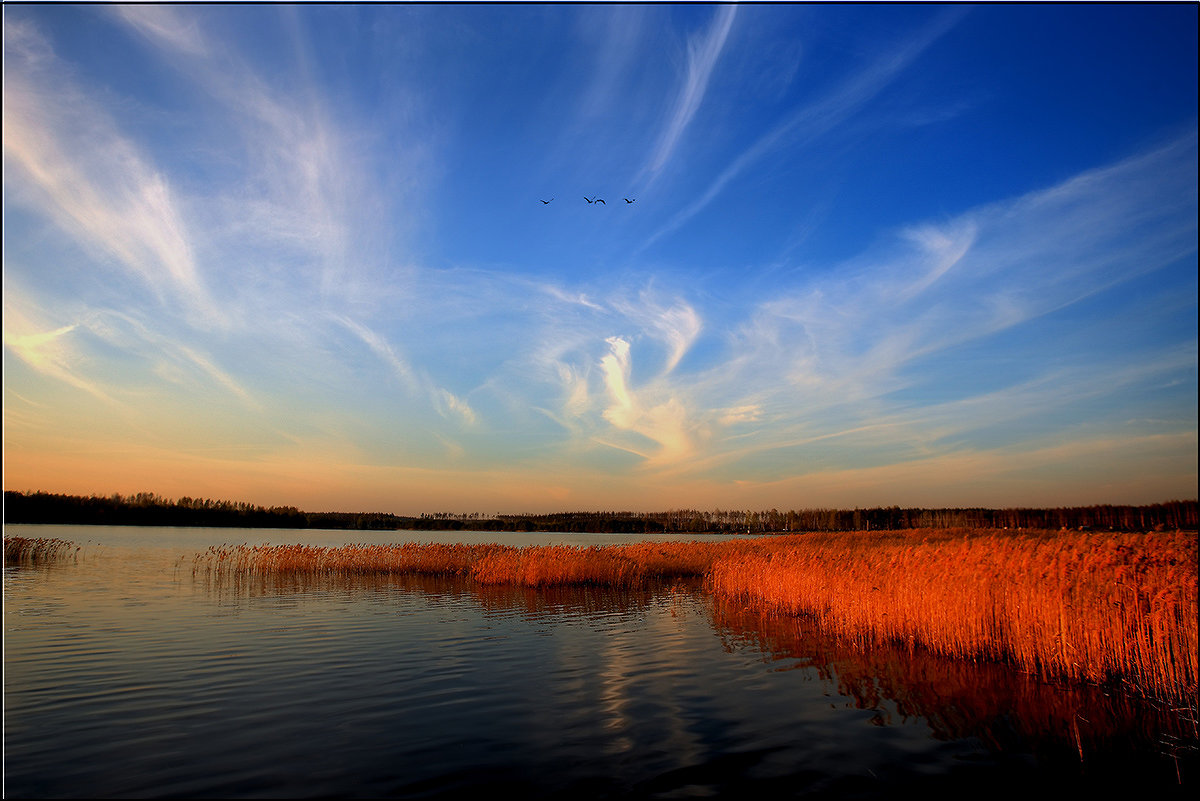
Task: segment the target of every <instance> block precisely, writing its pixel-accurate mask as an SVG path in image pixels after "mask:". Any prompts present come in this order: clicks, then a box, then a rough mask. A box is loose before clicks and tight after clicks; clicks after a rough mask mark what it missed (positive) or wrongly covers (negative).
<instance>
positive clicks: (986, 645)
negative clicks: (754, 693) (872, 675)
mask: <svg viewBox="0 0 1200 801" xmlns="http://www.w3.org/2000/svg"><path fill="white" fill-rule="evenodd" d="M1196 581H1197V549H1196V535H1195V534H1194V533H1191V534H1186V533H1180V532H1150V533H1140V534H1131V533H1113V532H1106V533H1083V532H1061V533H1053V534H1051V533H1048V532H1042V533H1032V534H1031V533H1023V534H1008V533H1004V532H960V533H959V534H958V535H956V536H954V535H951V536H948V535H947V533H946V532H940V531H926V532H922V531H920V530H917V531H913V532H907V533H906V535H905V536H902V537H885V538H879V537H872V536H869V535H867V534H866V533H860V534H859V535H858V536H841V537H825V538H822V539H820V540H818V539H815V538H814V539H812V540H810V541H808V542H807V543H806V544H803V545H800V544H796V543H793V544H791V545H787V546H784V547H781V548H778V549H776V550H773V551H772V552H769V553H759V554H745V555H738V556H735V557H732V558H728V559H723V560H720V561H719V562H717V563H716V564H714V566H713V569H712V571H711V572H710V574H709V576H708V587H709V589H710V590H711V591H712V592H714V593H715V594H717V595H718V596H722V597H726V598H737V599H740V600H741V601H743V602H745V603H748V604H753V605H755V606H757V607H759V608H763V609H766V610H770V611H773V612H782V613H786V614H791V615H804V616H808V617H811V618H813V619H815V620H817V621H819V623H820V624H821V625H822V626H825V627H828V628H830V629H831V630H834V631H837V632H839V633H840V634H841V635H842V636H845V637H848V638H850V639H852V640H855V641H857V643H858V644H859V645H860V646H868V647H870V646H873V645H876V644H879V643H881V642H888V643H897V642H898V643H906V644H908V645H909V646H910V647H911V646H915V645H921V646H923V647H926V648H929V649H931V650H933V651H935V652H938V653H942V654H945V655H948V656H952V657H956V658H959V659H981V658H982V659H999V660H1005V661H1010V662H1012V663H1015V664H1016V665H1018V666H1020V667H1022V668H1024V669H1028V670H1031V671H1036V672H1039V673H1041V674H1043V675H1045V676H1047V677H1063V678H1067V679H1073V680H1084V681H1091V682H1105V681H1114V680H1116V681H1121V682H1124V683H1126V684H1128V685H1129V686H1130V687H1131V688H1133V689H1135V690H1137V691H1139V692H1141V693H1142V694H1145V695H1148V696H1152V697H1157V698H1163V699H1169V700H1177V701H1181V702H1186V703H1188V704H1189V705H1195V704H1196V692H1197V592H1196Z"/></svg>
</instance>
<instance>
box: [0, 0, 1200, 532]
mask: <svg viewBox="0 0 1200 801" xmlns="http://www.w3.org/2000/svg"><path fill="white" fill-rule="evenodd" d="M1196 30H1197V8H1196V6H1195V5H1194V4H1178V5H1142V4H1130V5H1115V6H1114V5H1102V6H1092V5H1082V4H1066V5H977V6H959V5H930V6H917V5H899V4H898V5H856V4H849V5H815V6H805V5H751V6H735V5H682V4H681V5H669V4H667V5H645V6H641V5H632V4H624V5H555V4H548V5H534V6H515V5H508V4H501V5H494V6H477V5H436V4H434V5H411V6H410V5H383V6H374V5H369V4H363V5H351V6H332V5H320V6H305V5H265V6H237V5H229V6H226V5H215V6H209V5H197V6H189V5H166V6H114V5H99V6H61V5H44V6H21V5H6V6H5V9H4V79H5V86H4V223H5V228H4V318H3V319H4V456H5V463H4V468H5V475H4V485H5V488H6V489H19V490H27V489H46V490H51V491H58V492H72V493H81V494H91V493H101V494H108V493H111V492H121V493H130V492H139V491H153V492H158V493H160V494H163V495H166V496H168V497H178V496H180V495H192V496H207V497H220V498H230V499H234V500H247V501H251V502H254V503H260V504H265V505H272V504H290V505H296V506H300V507H302V508H307V509H352V510H373V511H392V512H397V513H417V512H425V511H464V512H468V511H482V512H487V513H493V512H529V511H553V510H563V509H635V510H663V509H668V508H680V507H690V508H701V509H711V508H754V509H765V508H771V507H775V508H780V509H785V508H811V507H824V506H837V507H845V508H850V507H855V506H864V507H865V506H876V505H892V504H896V505H901V506H929V507H937V506H995V507H1004V506H1058V505H1074V504H1093V503H1152V502H1156V501H1165V500H1170V499H1177V498H1195V497H1196V486H1197V422H1196V418H1197V179H1196V174H1197V163H1196V162H1197V69H1196V65H1197V45H1196V42H1197V34H1196ZM585 197H587V198H593V197H599V198H602V199H604V200H605V203H604V204H600V203H595V204H589V203H588V202H586V201H585V200H584V198H585ZM625 198H630V199H635V202H633V203H627V202H626V201H625ZM550 199H553V200H552V202H550V203H548V204H546V203H542V202H541V201H542V200H550Z"/></svg>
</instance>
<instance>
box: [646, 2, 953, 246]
mask: <svg viewBox="0 0 1200 801" xmlns="http://www.w3.org/2000/svg"><path fill="white" fill-rule="evenodd" d="M962 13H963V12H962V11H961V10H959V11H953V12H949V13H941V14H939V15H938V16H937V17H936V18H935V19H934V21H933V22H932V23H930V24H929V25H927V26H926V27H925V29H923V30H922V31H920V32H919V33H918V34H917V35H916V36H914V37H912V38H911V39H908V40H906V41H904V42H901V43H899V44H898V45H897V46H896V47H894V48H892V49H891V50H890V51H888V52H886V53H884V54H883V55H882V56H881V57H879V58H878V59H876V60H875V61H874V62H872V63H871V64H870V65H869V66H868V67H866V68H865V69H863V70H861V71H859V72H858V73H855V74H854V75H852V76H850V77H849V78H848V79H846V80H845V81H843V82H842V83H841V84H840V85H839V86H838V87H837V88H836V89H834V90H833V91H832V92H830V93H829V94H827V95H825V96H824V97H823V98H821V99H820V100H818V101H816V102H814V103H810V104H809V105H806V106H804V107H802V108H800V109H799V110H798V111H795V112H793V113H792V114H790V115H788V116H787V117H786V118H785V119H784V120H782V121H781V122H779V123H777V124H776V125H775V126H774V127H772V128H771V129H770V130H768V131H767V132H766V133H765V134H763V135H762V136H761V137H759V138H758V139H757V140H756V141H755V142H754V144H752V145H751V146H750V147H749V148H747V149H746V150H744V151H742V152H741V153H740V154H739V155H738V156H737V157H736V158H735V159H733V161H731V162H730V163H729V164H728V166H726V167H725V169H724V170H722V171H721V172H720V174H718V175H717V177H716V179H714V180H713V181H712V182H711V183H710V184H709V186H708V188H707V189H706V190H704V192H703V193H702V194H701V195H700V197H698V198H697V199H696V200H694V201H693V202H692V203H690V204H689V205H687V206H686V207H685V208H683V209H682V210H681V211H679V212H678V213H677V214H676V215H675V216H674V217H672V218H671V219H670V220H669V221H668V222H667V224H666V225H664V226H663V227H661V228H660V229H659V230H658V231H656V232H655V233H654V234H653V235H652V236H651V237H650V238H649V239H648V240H647V241H646V242H645V243H644V244H643V245H642V248H643V249H644V248H646V247H649V246H650V245H651V244H653V243H654V242H656V241H658V240H659V239H661V238H662V237H664V236H666V235H668V234H670V233H672V232H673V231H676V230H678V229H679V228H680V227H682V226H683V225H684V224H685V223H687V221H688V220H690V219H691V218H692V217H695V216H696V215H697V214H699V213H700V212H701V211H702V210H703V209H704V208H706V207H707V206H708V205H709V204H710V203H712V201H713V200H714V199H715V198H716V197H717V196H718V195H720V194H721V192H722V191H724V189H725V187H726V186H727V185H728V184H729V183H730V182H731V181H733V180H734V179H736V178H737V177H738V176H739V175H741V174H742V173H743V172H744V171H745V170H747V169H748V168H749V167H751V166H752V165H754V164H755V163H757V162H759V161H761V160H762V159H763V158H764V157H766V155H767V154H768V153H771V152H772V151H774V150H776V149H778V148H780V147H782V146H784V145H785V144H786V145H788V146H790V147H797V146H805V145H807V144H809V143H811V142H813V141H814V140H816V139H818V138H819V137H821V136H823V135H825V134H827V133H829V132H830V131H831V130H833V129H834V128H835V127H836V126H838V125H839V124H841V123H843V122H845V121H846V120H847V119H849V118H850V117H851V116H852V115H853V114H855V113H856V112H858V111H859V110H860V109H862V108H863V107H865V106H866V104H867V103H868V101H870V100H871V99H872V98H873V97H875V96H876V95H878V94H879V93H880V92H881V91H882V90H883V89H884V88H885V87H887V86H888V84H890V83H891V82H892V81H894V80H895V79H896V78H897V77H898V76H899V75H901V74H902V73H903V72H904V71H905V70H906V69H907V68H908V67H909V66H910V65H911V64H912V63H913V62H914V61H915V60H916V59H917V57H918V56H920V55H921V53H923V52H924V51H925V50H926V49H927V48H928V47H929V45H931V44H932V43H933V42H935V41H936V40H937V39H938V38H939V37H941V36H942V35H943V34H944V33H946V31H948V30H949V29H950V28H951V27H952V26H953V24H954V23H955V22H956V21H957V20H958V19H959V18H960V17H961V16H962Z"/></svg>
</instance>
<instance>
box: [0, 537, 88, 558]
mask: <svg viewBox="0 0 1200 801" xmlns="http://www.w3.org/2000/svg"><path fill="white" fill-rule="evenodd" d="M79 548H80V546H78V545H76V544H75V543H73V542H67V541H66V540H59V539H54V538H53V537H36V538H34V537H5V538H4V564H6V565H34V564H38V565H40V564H51V563H55V562H65V561H67V560H77V559H78V558H79V556H78V553H79Z"/></svg>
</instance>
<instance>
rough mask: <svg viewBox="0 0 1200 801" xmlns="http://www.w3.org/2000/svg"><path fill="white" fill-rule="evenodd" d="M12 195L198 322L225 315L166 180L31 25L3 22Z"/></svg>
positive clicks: (211, 321) (7, 151) (213, 322)
mask: <svg viewBox="0 0 1200 801" xmlns="http://www.w3.org/2000/svg"><path fill="white" fill-rule="evenodd" d="M4 31H5V50H6V53H5V66H6V69H5V90H4V156H5V161H6V165H7V169H6V176H5V179H6V180H5V186H6V189H7V190H8V191H9V198H10V201H16V202H17V203H18V204H19V205H22V206H27V207H32V208H34V209H36V210H37V211H38V212H39V213H41V214H42V215H44V216H45V217H46V218H48V219H51V220H53V221H54V222H55V223H56V224H57V225H58V226H59V228H60V229H62V230H63V231H64V232H66V234H67V235H68V236H69V237H71V238H72V239H73V240H74V241H76V242H78V243H79V244H80V245H81V246H82V247H84V248H86V249H88V250H89V251H90V252H91V253H92V254H93V255H94V256H95V257H96V258H98V259H99V260H101V261H102V262H108V263H116V264H118V265H120V267H121V268H122V269H123V270H124V271H126V273H127V274H129V275H132V276H134V277H136V278H137V279H138V280H140V281H141V282H142V283H143V284H144V285H145V286H147V287H148V288H150V289H151V290H152V291H153V292H154V293H155V294H156V295H157V296H158V297H159V298H160V300H162V301H164V302H168V303H171V304H173V305H176V306H177V307H180V308H183V309H185V310H186V312H187V313H188V314H190V315H192V316H193V319H194V321H195V322H196V323H197V324H201V325H216V326H220V325H223V324H224V322H225V316H224V313H223V311H222V309H221V308H220V306H219V305H218V304H217V303H216V302H215V301H214V299H213V297H212V294H211V291H210V289H209V287H208V285H207V284H206V282H205V281H204V278H203V276H202V274H201V271H200V269H199V268H198V266H197V263H196V259H195V253H194V245H193V237H192V232H191V230H190V229H189V226H188V224H187V222H186V220H185V216H184V213H183V212H182V211H181V209H180V204H179V199H178V195H177V193H176V191H175V190H174V188H173V187H172V185H171V181H170V180H169V178H168V177H167V176H166V175H165V174H164V173H163V172H162V171H161V170H160V169H158V168H157V167H156V166H155V164H154V161H153V159H152V158H150V157H149V156H148V155H147V154H146V153H145V152H144V151H142V150H141V149H140V148H139V147H138V146H137V144H136V143H135V142H134V141H133V140H132V139H131V138H129V137H128V136H126V135H125V134H123V133H122V132H121V130H120V129H119V127H118V126H117V125H116V123H115V121H114V118H113V115H112V113H111V112H110V111H109V110H108V109H105V108H104V107H103V106H102V105H100V103H99V102H97V101H96V100H94V99H92V97H90V96H89V95H88V93H87V92H86V91H85V90H84V89H83V88H81V87H80V86H79V85H78V84H77V83H76V82H75V80H74V79H73V78H72V77H71V75H70V73H69V71H68V70H67V69H66V68H65V66H64V65H63V64H62V63H61V62H59V60H58V59H57V58H56V56H55V55H54V53H53V52H52V51H51V49H50V47H49V45H48V44H47V43H46V42H45V40H44V39H42V37H41V36H40V35H39V34H38V33H37V31H36V30H35V29H33V28H32V27H31V26H29V25H23V24H20V23H14V24H12V25H10V24H8V23H7V22H6V24H5V29H4Z"/></svg>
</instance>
